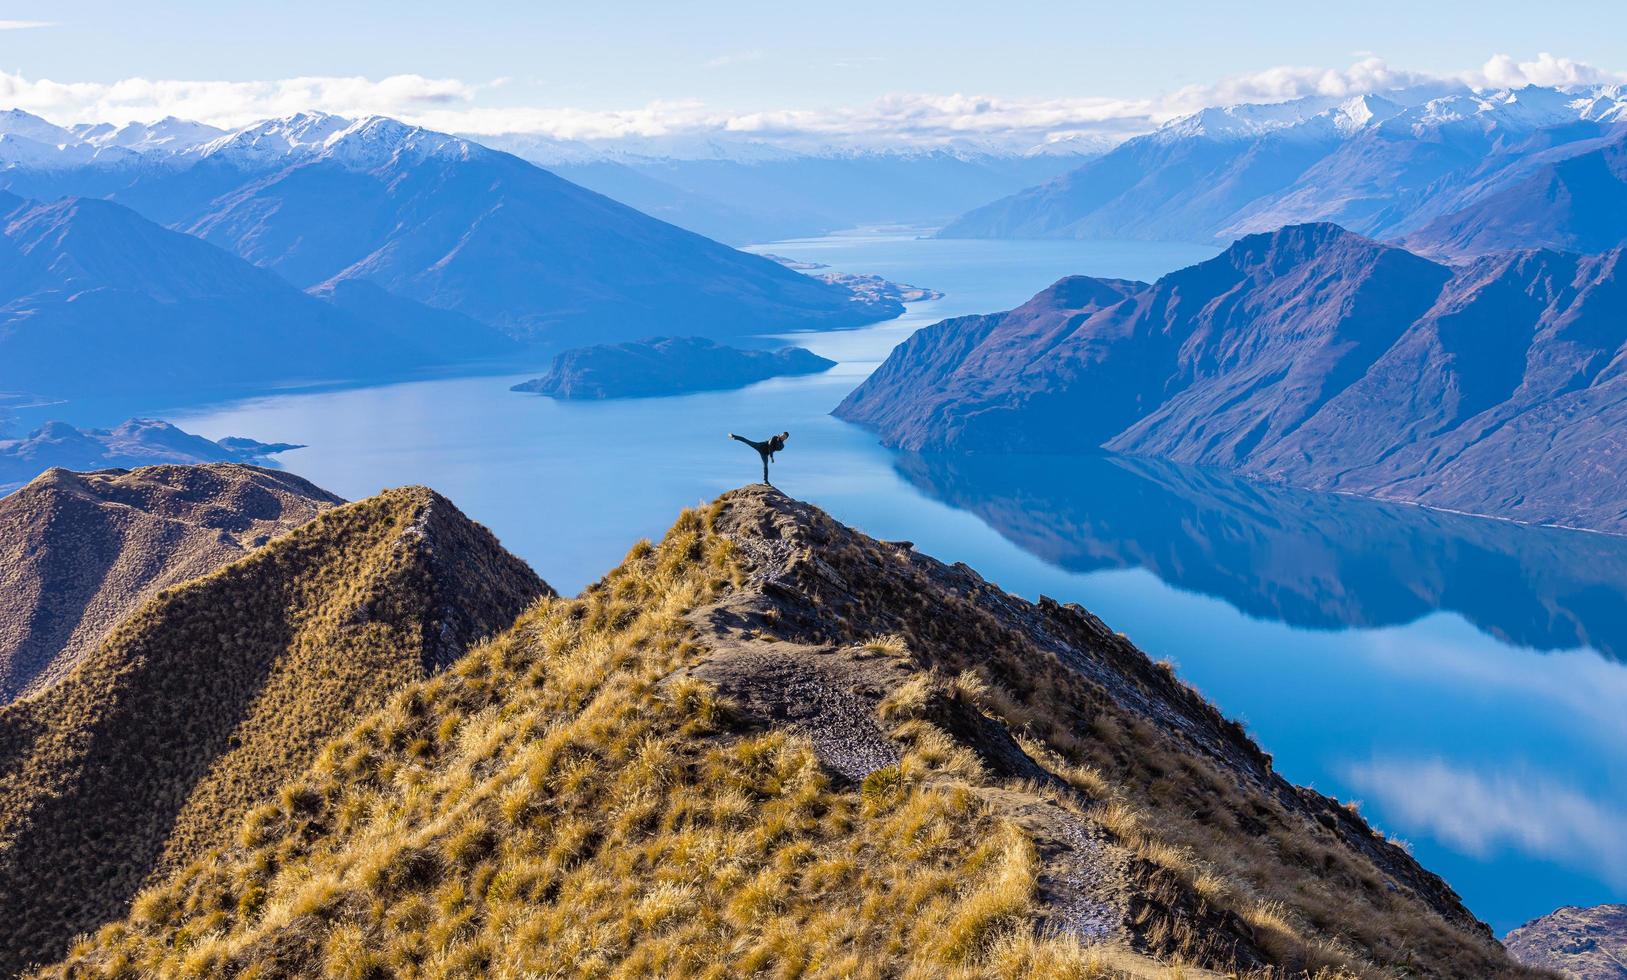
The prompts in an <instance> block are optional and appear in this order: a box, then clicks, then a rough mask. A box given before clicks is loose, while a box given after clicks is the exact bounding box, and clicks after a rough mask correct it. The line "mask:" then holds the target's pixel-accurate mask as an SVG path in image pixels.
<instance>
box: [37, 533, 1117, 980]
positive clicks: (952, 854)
mask: <svg viewBox="0 0 1627 980" xmlns="http://www.w3.org/2000/svg"><path fill="white" fill-rule="evenodd" d="M738 575H739V571H738V569H737V567H736V563H735V561H734V560H733V556H732V548H731V545H730V544H729V542H728V541H727V540H725V539H724V538H722V537H720V536H718V535H716V534H714V533H711V530H710V528H709V526H708V515H707V514H706V513H702V512H690V513H686V514H685V515H684V516H683V517H682V518H681V519H680V520H679V522H678V523H677V525H676V526H675V527H674V528H673V530H672V531H671V532H670V533H669V534H668V535H667V537H666V538H665V540H663V541H662V542H661V543H660V544H659V545H657V546H653V547H650V546H644V545H641V546H640V547H638V548H635V549H634V551H633V552H632V553H631V554H630V555H629V558H628V561H627V562H626V563H625V564H624V565H623V566H622V567H621V568H620V569H618V570H617V571H616V572H614V573H612V574H611V575H610V576H609V577H608V578H607V579H605V580H604V581H603V582H602V583H601V584H599V585H598V586H596V587H594V588H592V589H590V590H589V591H588V592H587V593H585V594H584V596H583V597H582V598H580V599H576V600H563V599H552V600H545V601H543V602H541V603H539V604H538V605H537V606H536V607H535V608H533V609H532V610H531V611H530V612H528V613H526V614H525V615H524V616H522V617H521V618H520V620H519V621H518V622H517V623H516V624H515V626H514V627H513V629H511V630H510V631H508V632H507V633H505V634H503V635H501V636H499V637H497V638H496V639H494V640H492V641H490V642H488V643H486V644H484V645H482V646H480V647H478V648H477V649H475V650H474V651H472V652H471V653H470V654H469V655H468V656H467V657H465V658H464V659H463V660H461V661H459V662H458V663H457V664H456V665H455V666H454V667H453V668H452V669H451V670H449V671H447V672H445V673H443V674H441V675H439V676H437V677H436V678H434V679H431V680H428V681H426V682H423V683H420V684H417V685H415V686H413V687H411V688H410V689H408V690H406V691H405V692H403V693H402V694H400V695H398V696H397V697H396V698H395V699H394V700H393V701H392V702H391V703H390V704H389V705H388V706H387V707H386V708H384V709H383V710H381V711H379V712H378V713H376V714H374V715H373V716H372V717H370V718H369V719H368V720H366V721H365V722H363V723H362V724H360V725H359V726H358V727H357V728H356V729H355V730H354V731H352V732H351V733H350V734H348V735H346V736H344V737H342V738H340V739H338V740H336V741H335V742H333V743H332V744H330V745H329V746H327V747H326V748H325V749H324V750H323V752H322V753H321V756H320V757H319V759H318V760H317V762H316V763H315V764H314V765H313V767H312V769H311V770H310V771H309V772H308V773H307V774H306V775H305V776H304V777H303V778H302V779H300V780H298V781H296V782H294V783H291V784H289V785H288V786H286V787H284V788H283V790H282V791H281V792H280V793H278V794H277V795H276V796H275V798H274V799H273V800H272V801H268V802H267V803H265V804H262V805H261V806H259V807H258V808H256V809H255V810H254V811H253V812H251V813H250V814H249V815H248V816H247V818H246V819H245V820H244V821H243V823H242V826H241V828H240V831H239V834H238V837H237V840H236V843H235V844H234V845H233V846H232V847H230V848H228V849H227V850H226V851H225V852H224V853H222V854H220V855H218V856H216V857H211V858H209V859H205V860H200V861H197V862H195V863H193V864H192V865H190V866H188V867H187V868H185V869H184V870H183V871H182V872H181V873H180V874H178V875H177V876H176V877H175V878H173V879H172V880H171V881H170V882H168V883H165V884H163V885H159V886H156V887H154V888H152V889H149V890H148V891H147V892H144V893H143V894H142V895H141V896H140V897H139V898H138V899H137V900H136V902H135V905H134V906H133V908H132V910H131V914H130V916H129V918H128V919H127V920H125V921H123V922H120V923H115V924H113V925H109V926H107V927H105V928H103V929H102V930H101V931H100V932H98V933H97V934H96V935H95V936H94V937H90V938H87V939H85V940H84V941H82V942H80V943H78V944H76V945H75V947H74V949H73V950H72V951H71V953H70V955H69V957H68V958H67V959H66V960H65V961H64V962H62V963H61V964H58V965H56V966H54V967H51V968H49V969H48V970H46V971H45V975H48V976H148V975H156V976H255V977H272V976H328V977H347V978H364V977H365V978H378V977H389V976H429V977H452V976H470V977H473V976H491V977H522V976H525V977H535V976H629V977H631V976H648V975H658V974H667V975H675V974H682V975H695V976H735V975H750V974H764V975H771V976H786V977H789V976H799V975H809V976H855V977H883V976H921V977H925V976H934V977H937V976H966V977H970V976H1006V977H1018V976H1032V975H1035V972H1036V971H1040V972H1043V973H1044V974H1046V975H1054V976H1076V977H1096V976H1110V975H1117V974H1115V973H1113V972H1112V967H1111V965H1110V964H1109V963H1108V961H1107V960H1106V959H1104V958H1103V957H1104V956H1106V955H1107V954H1104V953H1096V952H1092V951H1089V950H1086V949H1084V948H1083V947H1080V946H1079V945H1078V944H1077V943H1074V942H1071V941H1068V940H1064V939H1059V938H1046V937H1041V936H1038V935H1035V934H1034V931H1033V928H1032V921H1033V920H1032V913H1033V910H1034V905H1035V902H1036V896H1035V889H1036V859H1035V855H1034V851H1033V845H1032V843H1031V842H1030V841H1029V840H1028V839H1027V838H1026V837H1025V836H1024V835H1023V834H1022V833H1021V832H1020V831H1018V830H1017V829H1016V828H1015V827H1013V826H1012V825H1010V824H1009V823H1007V822H1006V821H1004V820H1003V819H1002V818H1001V817H1000V815H999V814H998V813H996V812H995V811H994V810H992V809H991V808H990V807H989V806H988V805H987V804H986V803H985V802H983V800H982V798H981V797H980V796H979V794H977V793H976V792H974V791H973V790H972V789H971V788H970V787H969V786H967V785H966V784H965V783H963V782H960V781H959V778H958V777H959V775H961V774H964V775H966V776H973V775H975V773H976V772H977V766H976V760H975V759H969V758H968V757H967V754H966V753H965V752H964V750H963V749H960V748H959V747H958V746H955V745H954V744H953V743H950V742H948V740H947V739H944V738H943V737H942V735H941V733H938V732H936V731H935V730H932V729H931V728H930V726H918V727H917V728H916V729H914V730H906V731H905V732H904V733H903V737H904V739H905V741H906V744H908V745H909V748H908V750H907V751H906V753H905V755H904V758H903V760H902V761H901V762H900V764H899V765H898V766H896V767H891V769H889V770H883V771H882V772H878V773H875V774H873V775H872V777H871V778H869V779H867V780H865V783H864V786H863V787H860V788H858V789H848V790H843V789H840V788H838V787H836V786H834V785H833V783H832V781H831V778H830V777H829V775H828V774H827V773H826V772H825V770H824V769H823V768H822V767H821V766H820V765H819V763H818V761H817V759H816V758H815V756H814V753H813V751H812V749H811V747H810V746H809V745H808V744H807V743H805V742H803V741H802V740H800V739H798V738H796V737H792V736H790V735H788V734H787V733H785V732H783V731H772V730H771V731H766V732H763V731H755V732H745V731H740V730H737V729H736V728H735V727H734V724H733V717H734V712H733V710H732V708H731V706H730V705H729V704H728V703H726V702H725V701H723V700H722V699H720V698H719V697H718V695H717V694H716V692H715V691H714V690H713V689H711V688H710V687H708V686H707V685H705V684H704V683H701V682H699V681H696V680H694V679H692V678H681V679H676V680H670V681H669V680H667V679H668V678H669V676H670V675H671V674H672V672H673V671H674V669H675V668H677V667H678V666H680V665H682V664H683V663H685V662H687V661H688V660H689V659H691V658H692V657H693V656H694V654H695V652H696V648H695V645H694V640H695V638H694V633H693V629H692V627H691V626H690V625H689V624H688V622H687V620H686V619H685V613H686V612H688V611H689V610H691V609H693V608H695V607H696V606H698V605H700V604H702V603H704V602H706V601H707V600H708V599H710V598H711V597H713V596H715V595H716V594H717V593H718V591H719V590H721V589H723V588H725V587H728V586H729V585H730V584H731V583H733V582H734V581H736V579H737V577H738Z"/></svg>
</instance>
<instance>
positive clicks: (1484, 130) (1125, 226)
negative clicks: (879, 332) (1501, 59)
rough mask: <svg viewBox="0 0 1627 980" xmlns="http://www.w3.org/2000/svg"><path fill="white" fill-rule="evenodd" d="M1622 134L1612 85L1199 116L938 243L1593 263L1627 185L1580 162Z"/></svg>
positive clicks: (1403, 94)
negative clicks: (1281, 247) (1565, 257)
mask: <svg viewBox="0 0 1627 980" xmlns="http://www.w3.org/2000/svg"><path fill="white" fill-rule="evenodd" d="M1624 126H1627V98H1624V97H1623V95H1622V92H1621V90H1620V89H1619V88H1618V87H1612V86H1582V87H1577V88H1574V89H1569V90H1566V89H1549V88H1541V87H1538V86H1528V87H1526V88H1523V89H1502V90H1491V91H1481V92H1476V91H1472V90H1461V91H1450V92H1444V93H1443V92H1441V91H1440V90H1439V89H1438V88H1430V87H1426V88H1423V89H1402V90H1396V91H1391V92H1384V93H1379V94H1377V95H1370V96H1363V97H1358V98H1357V99H1352V100H1348V101H1340V100H1337V99H1333V98H1325V97H1310V98H1306V99H1300V100H1296V101H1293V102H1287V103H1274V104H1263V105H1260V104H1254V105H1251V104H1243V105H1237V106H1231V107H1227V108H1221V109H1205V110H1202V111H1200V112H1199V113H1197V114H1195V115H1192V116H1188V117H1184V118H1181V119H1177V120H1173V121H1171V122H1169V123H1167V124H1165V125H1164V126H1163V127H1162V128H1160V129H1158V130H1156V131H1154V132H1152V133H1150V134H1147V135H1145V136H1140V137H1135V138H1133V139H1130V140H1128V141H1126V142H1124V143H1122V144H1120V145H1119V146H1118V147H1116V148H1114V149H1113V150H1111V151H1109V152H1108V153H1106V154H1104V155H1103V156H1101V157H1099V158H1097V159H1094V160H1091V161H1087V162H1086V163H1084V164H1082V165H1081V166H1080V167H1079V168H1078V169H1076V170H1074V171H1071V172H1069V173H1067V174H1064V175H1062V176H1059V177H1057V178H1055V179H1054V180H1052V181H1051V182H1049V183H1046V184H1041V185H1037V186H1034V187H1031V188H1028V189H1025V190H1023V191H1020V192H1018V193H1017V194H1015V195H1011V196H1009V197H1006V198H1002V199H1000V200H997V201H994V202H991V203H989V204H986V205H984V206H982V207H980V208H976V209H973V210H971V211H969V212H967V213H966V214H964V215H962V216H961V217H960V218H957V219H956V220H955V221H953V222H951V223H950V224H949V225H947V226H945V227H944V228H943V229H941V230H940V231H939V232H938V234H939V236H940V237H946V238H956V237H959V238H980V237H982V238H1101V239H1123V238H1132V239H1153V240H1169V241H1191V242H1199V241H1211V242H1225V241H1230V240H1232V239H1234V238H1237V237H1240V236H1243V235H1248V234H1253V233H1257V232H1262V231H1269V230H1271V229H1274V228H1277V227H1281V226H1284V225H1293V224H1300V223H1306V222H1317V221H1329V222H1335V223H1338V224H1341V225H1344V226H1346V227H1349V228H1351V229H1352V230H1354V231H1357V232H1360V233H1362V234H1365V235H1369V236H1372V237H1375V238H1385V239H1391V240H1396V241H1402V242H1405V243H1406V244H1407V245H1408V247H1410V248H1414V249H1417V250H1420V251H1425V252H1430V253H1432V254H1438V255H1442V256H1453V257H1463V256H1474V255H1480V254H1485V253H1487V252H1491V251H1498V250H1503V249H1510V248H1525V247H1535V246H1553V245H1559V246H1563V247H1566V248H1569V249H1572V250H1581V251H1599V250H1605V249H1609V248H1614V247H1616V246H1618V245H1621V244H1624V243H1627V223H1624V222H1623V221H1622V219H1620V218H1619V217H1618V215H1620V214H1621V213H1622V209H1621V208H1619V207H1617V206H1616V205H1618V204H1619V203H1620V200H1621V197H1622V193H1623V192H1622V184H1623V180H1624V179H1627V178H1624V175H1623V173H1621V172H1620V170H1619V168H1613V167H1611V166H1609V165H1604V166H1600V165H1599V164H1598V163H1589V162H1588V161H1589V160H1590V159H1593V158H1596V157H1597V155H1598V148H1599V147H1600V145H1607V144H1611V143H1619V141H1620V139H1621V134H1622V132H1623V131H1624V129H1623V127H1624ZM1579 170H1585V171H1586V174H1585V175H1584V174H1582V173H1575V172H1576V171H1579ZM1556 186H1558V187H1560V188H1561V190H1562V192H1563V193H1565V194H1566V195H1569V196H1572V197H1574V204H1571V203H1568V202H1567V206H1566V207H1565V208H1563V209H1561V210H1560V211H1558V212H1554V211H1552V210H1548V209H1546V207H1545V205H1546V204H1549V203H1551V202H1552V201H1554V199H1555V198H1554V195H1555V194H1556V193H1558V191H1556ZM1511 215H1512V216H1517V217H1510V216H1511Z"/></svg>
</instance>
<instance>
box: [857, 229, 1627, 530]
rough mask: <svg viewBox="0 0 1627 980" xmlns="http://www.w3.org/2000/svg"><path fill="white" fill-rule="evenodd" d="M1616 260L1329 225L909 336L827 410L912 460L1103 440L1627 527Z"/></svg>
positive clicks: (1550, 518)
mask: <svg viewBox="0 0 1627 980" xmlns="http://www.w3.org/2000/svg"><path fill="white" fill-rule="evenodd" d="M1623 254H1624V253H1623V252H1622V251H1617V252H1612V253H1609V254H1606V255H1602V256H1592V257H1583V256H1575V255H1569V254H1565V253H1557V252H1542V251H1537V252H1521V253H1510V254H1502V255H1497V256H1491V257H1488V258H1485V259H1482V260H1478V261H1476V262H1474V263H1472V264H1470V265H1467V266H1464V267H1462V268H1458V269H1454V268H1452V267H1448V266H1445V265H1440V264H1438V263H1435V262H1431V261H1429V260H1427V259H1424V258H1421V257H1419V256H1416V255H1413V254H1411V253H1409V252H1406V251H1404V250H1401V249H1399V248H1396V247H1393V246H1388V245H1383V244H1381V243H1378V242H1374V241H1371V240H1369V239H1365V238H1362V237H1361V236H1359V235H1354V234H1351V233H1350V232H1347V231H1344V230H1343V229H1340V228H1338V227H1337V226H1334V225H1326V224H1321V225H1300V226H1294V227H1290V228H1284V229H1282V230H1280V231H1278V232H1274V233H1271V234H1262V235H1251V236H1249V237H1247V238H1243V239H1241V240H1239V241H1238V242H1237V243H1236V244H1234V245H1233V246H1232V247H1231V248H1230V249H1227V250H1226V251H1225V252H1223V253H1222V254H1221V255H1220V256H1218V257H1216V258H1214V259H1212V260H1209V261H1207V262H1203V263H1200V264H1198V265H1195V266H1192V267H1191V268H1188V269H1183V270H1181V271H1179V272H1174V273H1171V274H1170V275H1168V276H1165V277H1164V278H1162V279H1160V280H1159V281H1158V282H1156V283H1153V284H1151V285H1148V284H1144V283H1126V282H1122V281H1116V280H1097V279H1086V278H1071V279H1064V280H1062V281H1061V282H1059V283H1057V284H1056V285H1055V286H1052V287H1051V288H1050V289H1048V290H1046V291H1044V292H1042V293H1040V294H1039V295H1038V296H1036V297H1034V299H1032V300H1030V301H1029V302H1028V303H1027V304H1025V305H1024V306H1021V307H1019V308H1017V309H1015V310H1012V311H1010V312H1007V313H1002V314H994V315H990V316H980V317H963V318H960V319H956V320H947V321H944V322H943V323H940V324H937V325H935V326H933V327H929V328H927V329H924V330H921V331H919V332H918V333H916V334H915V336H913V337H911V338H910V339H909V340H908V341H906V342H905V343H903V344H901V345H900V346H899V347H898V348H897V349H896V350H895V351H894V352H893V354H892V355H891V356H890V357H889V358H888V360H887V362H886V363H884V364H883V365H882V367H881V368H880V369H879V370H877V371H876V373H875V374H874V375H872V377H871V378H870V379H868V380H867V381H866V382H865V383H864V384H863V385H861V386H860V387H859V388H858V389H857V390H855V391H854V392H853V393H852V394H851V395H850V396H849V397H848V398H847V400H845V401H844V402H843V403H842V404H841V406H839V407H838V408H837V410H836V414H837V415H838V416H840V417H842V418H845V419H848V420H851V421H855V422H861V423H864V424H867V425H872V426H875V427H876V428H877V429H878V430H879V431H880V433H881V435H882V438H883V440H884V441H885V442H887V443H888V444H889V445H892V446H895V447H899V448H904V449H913V450H922V451H932V450H972V451H981V452H1091V451H1095V450H1097V449H1100V448H1106V449H1110V450H1113V451H1116V452H1121V453H1130V454H1138V455H1148V456H1159V457H1163V458H1167V459H1171V460H1174V461H1176V462H1182V463H1192V464H1200V465H1215V466H1225V467H1229V468H1232V469H1235V470H1237V471H1239V472H1241V473H1243V474H1245V475H1249V476H1252V477H1257V478H1264V479H1267V480H1275V481H1282V482H1286V483H1289V484H1293V485H1296V486H1302V487H1307V488H1311V489H1319V490H1339V491H1351V492H1358V493H1367V494H1373V495H1376V496H1381V497H1386V498H1392V499H1398V500H1407V501H1415V502H1421V503H1425V504H1430V505H1433V506H1437V507H1442V508H1447V509H1453V510H1463V511H1470V512H1474V513H1480V514H1490V515H1495V516H1502V517H1511V518H1516V519H1519V520H1524V521H1530V522H1539V523H1557V524H1565V525H1575V526H1582V527H1590V528H1597V529H1606V530H1627V499H1624V498H1623V496H1622V494H1621V492H1620V489H1619V488H1620V487H1621V486H1622V484H1623V479H1624V478H1627V445H1624V444H1623V438H1624V437H1623V436H1622V433H1623V432H1624V431H1627V427H1624V423H1627V370H1624V369H1627V356H1624V354H1627V275H1624V273H1627V269H1624V268H1623V263H1622V258H1623Z"/></svg>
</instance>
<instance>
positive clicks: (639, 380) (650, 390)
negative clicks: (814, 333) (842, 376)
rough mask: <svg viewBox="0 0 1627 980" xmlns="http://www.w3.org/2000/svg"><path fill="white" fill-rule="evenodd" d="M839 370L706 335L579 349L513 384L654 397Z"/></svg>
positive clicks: (809, 354)
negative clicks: (545, 370) (724, 342)
mask: <svg viewBox="0 0 1627 980" xmlns="http://www.w3.org/2000/svg"><path fill="white" fill-rule="evenodd" d="M835 366H836V362H835V361H832V360H829V359H828V358H824V357H820V356H819V355H818V354H815V353H814V352H813V351H810V350H807V349H805V348H802V347H785V348H782V349H780V350H774V351H767V350H741V349H740V348H737V347H725V346H724V345H722V344H718V343H714V342H713V341H710V340H707V339H706V338H705V337H654V338H651V339H649V340H640V341H633V342H629V343H625V344H599V345H596V346H593V347H576V348H572V349H571V350H567V351H564V352H562V353H560V354H557V355H555V357H554V362H553V364H552V366H550V367H549V369H548V373H547V374H545V375H543V376H542V377H540V378H534V379H532V380H530V381H526V382H524V383H522V384H517V385H515V386H514V389H513V390H515V391H524V392H535V393H536V394H539V395H548V396H549V397H551V398H576V399H603V398H655V397H661V396H664V395H682V394H687V393H689V392H693V391H720V390H724V389H728V388H743V387H745V386H746V385H749V384H755V383H756V382H758V381H766V380H768V379H769V378H777V377H783V376H788V375H799V374H818V373H819V372H821V371H828V370H830V369H831V368H832V367H835Z"/></svg>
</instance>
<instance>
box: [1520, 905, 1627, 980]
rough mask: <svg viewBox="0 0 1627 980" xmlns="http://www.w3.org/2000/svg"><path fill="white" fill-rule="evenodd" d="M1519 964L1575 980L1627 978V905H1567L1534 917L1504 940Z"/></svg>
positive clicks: (1619, 979)
mask: <svg viewBox="0 0 1627 980" xmlns="http://www.w3.org/2000/svg"><path fill="white" fill-rule="evenodd" d="M1503 944H1504V945H1506V946H1507V947H1508V951H1509V952H1510V953H1512V954H1513V955H1514V958H1515V959H1517V960H1519V961H1520V962H1521V963H1525V964H1528V965H1530V966H1537V967H1546V968H1547V969H1550V970H1557V971H1558V972H1559V973H1560V974H1562V975H1563V976H1566V977H1570V978H1573V980H1621V978H1623V977H1627V905H1595V906H1593V907H1592V908H1576V907H1574V906H1566V907H1565V908H1562V909H1557V910H1555V911H1553V912H1550V913H1548V914H1547V915H1545V916H1543V917H1542V918H1540V919H1533V920H1532V921H1530V922H1527V923H1526V924H1525V925H1523V926H1520V927H1519V928H1518V929H1515V930H1513V931H1512V932H1510V933H1509V934H1508V935H1507V936H1506V937H1504V939H1503Z"/></svg>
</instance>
